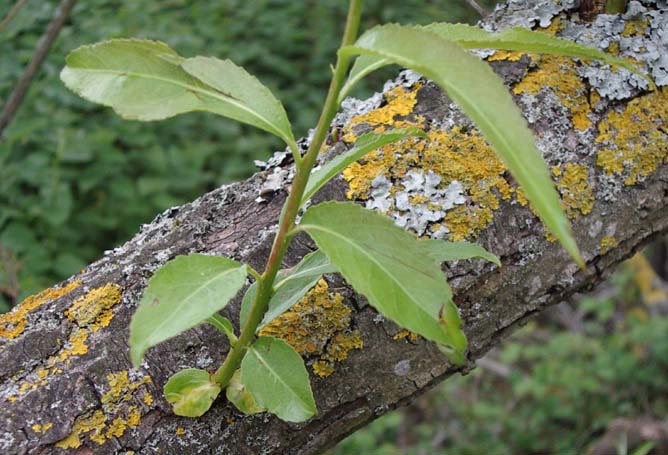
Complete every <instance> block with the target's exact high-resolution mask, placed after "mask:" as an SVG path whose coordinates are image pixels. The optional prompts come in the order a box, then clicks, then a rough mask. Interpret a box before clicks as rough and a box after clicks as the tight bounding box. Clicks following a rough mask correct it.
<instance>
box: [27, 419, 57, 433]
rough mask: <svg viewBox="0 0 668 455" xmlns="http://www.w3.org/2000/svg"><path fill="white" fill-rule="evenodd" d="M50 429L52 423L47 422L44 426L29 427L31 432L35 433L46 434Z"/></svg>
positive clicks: (38, 424)
mask: <svg viewBox="0 0 668 455" xmlns="http://www.w3.org/2000/svg"><path fill="white" fill-rule="evenodd" d="M51 427H53V423H51V422H47V423H45V424H41V423H34V424H32V425H31V426H30V428H31V429H32V431H34V432H35V433H46V432H47V431H48V430H49V428H51Z"/></svg>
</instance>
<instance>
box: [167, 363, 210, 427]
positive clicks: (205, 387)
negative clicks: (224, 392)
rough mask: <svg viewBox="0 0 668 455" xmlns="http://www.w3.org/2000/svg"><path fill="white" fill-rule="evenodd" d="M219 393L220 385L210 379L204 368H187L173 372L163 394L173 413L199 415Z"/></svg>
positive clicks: (206, 409)
mask: <svg viewBox="0 0 668 455" xmlns="http://www.w3.org/2000/svg"><path fill="white" fill-rule="evenodd" d="M219 393H220V386H219V385H218V384H216V383H215V382H213V381H212V380H211V375H210V374H209V373H208V372H207V371H204V370H198V369H197V368H187V369H185V370H181V371H179V372H178V373H176V374H174V375H173V376H172V377H171V378H169V381H167V384H165V387H164V388H163V394H164V396H165V399H166V400H167V402H169V403H170V404H171V405H172V408H173V409H174V414H176V415H179V416H184V417H199V416H201V415H203V414H204V413H205V412H206V411H208V410H209V408H210V407H211V405H212V404H213V402H214V400H215V399H216V397H217V396H218V394H219Z"/></svg>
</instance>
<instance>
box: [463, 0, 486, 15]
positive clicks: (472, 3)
mask: <svg viewBox="0 0 668 455" xmlns="http://www.w3.org/2000/svg"><path fill="white" fill-rule="evenodd" d="M466 3H468V5H469V6H470V7H471V8H473V9H474V10H476V12H477V13H478V14H480V17H485V16H487V15H488V14H489V11H487V10H486V9H485V8H483V7H482V6H480V3H478V2H477V1H476V0H466Z"/></svg>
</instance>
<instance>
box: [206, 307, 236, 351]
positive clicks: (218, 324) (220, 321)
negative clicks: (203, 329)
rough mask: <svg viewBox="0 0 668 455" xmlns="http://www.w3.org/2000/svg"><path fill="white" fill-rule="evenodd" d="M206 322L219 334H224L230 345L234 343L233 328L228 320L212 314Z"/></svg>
mask: <svg viewBox="0 0 668 455" xmlns="http://www.w3.org/2000/svg"><path fill="white" fill-rule="evenodd" d="M206 322H208V323H209V324H211V325H212V326H214V327H215V328H216V329H218V331H219V332H221V333H222V334H224V335H225V336H226V337H227V338H228V339H229V340H230V342H231V343H232V344H234V343H236V341H237V337H236V335H235V334H234V327H233V326H232V323H231V322H230V320H229V319H227V318H226V317H223V316H221V315H219V314H218V313H214V314H212V315H211V316H209V317H208V318H207V319H206Z"/></svg>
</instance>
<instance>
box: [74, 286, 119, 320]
mask: <svg viewBox="0 0 668 455" xmlns="http://www.w3.org/2000/svg"><path fill="white" fill-rule="evenodd" d="M122 292H123V289H122V288H121V287H120V286H118V285H117V284H113V283H109V284H106V285H104V286H102V287H99V288H96V289H93V290H92V291H90V292H88V293H87V294H86V295H84V296H83V297H80V298H79V299H77V300H75V301H74V303H72V306H71V307H70V308H69V309H67V310H66V311H65V316H67V318H68V319H69V320H70V321H72V322H76V323H77V325H79V326H80V327H85V326H89V325H90V326H92V330H93V331H97V330H99V329H100V328H101V327H106V326H107V325H109V322H110V321H111V317H112V313H111V308H112V307H113V306H114V305H116V304H117V303H119V302H120V301H121V296H122Z"/></svg>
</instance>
